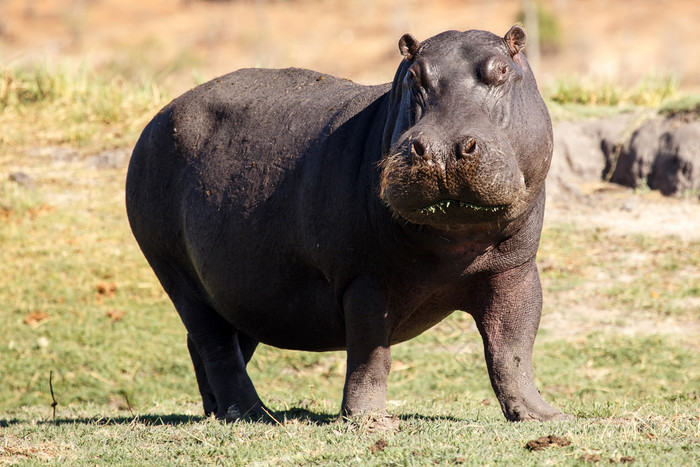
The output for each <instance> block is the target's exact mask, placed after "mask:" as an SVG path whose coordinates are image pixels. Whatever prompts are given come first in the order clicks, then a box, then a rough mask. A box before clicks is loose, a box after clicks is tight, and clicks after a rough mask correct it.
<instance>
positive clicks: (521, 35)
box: [503, 25, 527, 57]
mask: <svg viewBox="0 0 700 467" xmlns="http://www.w3.org/2000/svg"><path fill="white" fill-rule="evenodd" d="M503 40H504V41H505V43H506V46H508V52H510V56H511V57H513V56H515V55H516V54H517V53H518V52H520V50H521V49H523V48H525V42H527V34H525V30H524V29H523V28H521V27H520V26H517V25H516V26H513V27H512V28H510V30H509V31H508V32H507V33H506V35H505V36H504V37H503Z"/></svg>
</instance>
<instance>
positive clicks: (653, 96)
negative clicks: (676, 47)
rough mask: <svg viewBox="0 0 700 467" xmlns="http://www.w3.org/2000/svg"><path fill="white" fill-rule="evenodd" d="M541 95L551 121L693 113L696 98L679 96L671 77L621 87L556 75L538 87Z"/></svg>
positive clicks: (654, 76)
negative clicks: (639, 112)
mask: <svg viewBox="0 0 700 467" xmlns="http://www.w3.org/2000/svg"><path fill="white" fill-rule="evenodd" d="M542 95H543V97H544V98H545V101H546V102H547V107H548V108H549V111H550V113H551V115H552V118H553V119H555V120H564V119H580V118H596V117H606V116H610V115H615V114H618V113H621V112H627V111H632V110H639V109H653V110H660V111H661V112H662V113H665V114H676V113H683V112H685V113H687V109H688V108H689V107H690V108H692V109H693V110H692V111H694V112H695V113H697V107H694V106H695V104H697V101H698V97H697V96H694V95H688V94H682V93H681V92H680V91H679V87H678V80H677V79H676V78H675V77H674V76H672V75H663V74H651V75H649V76H647V77H645V78H643V79H641V80H640V81H639V82H637V83H635V84H632V85H628V86H624V85H621V84H619V83H617V82H614V81H611V80H609V79H596V78H592V77H582V76H577V75H569V76H560V77H558V78H556V79H554V80H553V81H552V82H550V83H547V84H545V85H544V86H543V88H542Z"/></svg>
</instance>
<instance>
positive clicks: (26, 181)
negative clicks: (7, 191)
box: [9, 172, 34, 188]
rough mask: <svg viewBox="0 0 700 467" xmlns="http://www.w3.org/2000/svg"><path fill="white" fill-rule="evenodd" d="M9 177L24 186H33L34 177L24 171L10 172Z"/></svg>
mask: <svg viewBox="0 0 700 467" xmlns="http://www.w3.org/2000/svg"><path fill="white" fill-rule="evenodd" d="M9 179H10V181H13V182H15V183H16V184H18V185H20V186H22V187H24V188H33V187H34V177H32V176H31V175H28V174H26V173H25V172H13V173H11V174H10V176H9Z"/></svg>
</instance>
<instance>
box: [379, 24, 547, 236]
mask: <svg viewBox="0 0 700 467" xmlns="http://www.w3.org/2000/svg"><path fill="white" fill-rule="evenodd" d="M525 39H526V36H525V31H524V30H523V29H522V28H520V27H519V26H513V27H512V28H511V29H510V30H509V31H508V33H507V34H506V35H505V36H504V37H498V36H496V35H494V34H491V33H489V32H486V31H476V30H473V31H466V32H458V31H447V32H444V33H442V34H439V35H437V36H435V37H432V38H430V39H428V40H426V41H424V42H418V41H417V40H416V39H415V38H414V37H413V36H411V35H410V34H406V35H404V36H403V37H402V38H401V40H400V41H399V49H400V51H401V54H402V55H403V56H404V60H403V61H402V63H401V65H400V67H399V69H398V71H397V73H396V76H395V78H394V82H393V87H392V90H391V94H390V98H389V100H390V103H389V112H388V119H387V123H386V126H385V129H384V138H383V159H382V161H381V163H380V167H381V180H380V183H381V186H380V196H381V198H382V200H383V201H384V202H385V203H386V204H387V205H388V206H389V207H390V209H391V210H392V211H393V213H394V215H395V216H398V217H399V218H401V219H403V220H405V221H407V222H409V223H411V224H420V225H427V226H431V227H434V228H436V229H439V230H443V231H465V230H469V229H470V228H473V227H475V226H477V225H482V226H483V225H486V226H492V225H503V224H504V223H507V222H509V221H511V220H513V219H515V218H517V217H519V216H521V215H522V214H523V213H525V212H526V211H527V210H528V208H529V207H530V206H531V205H532V204H533V201H534V200H535V198H536V197H537V195H538V194H539V193H540V192H541V191H542V190H543V189H544V179H545V176H546V174H547V170H548V169H549V163H550V160H551V156H552V124H551V121H550V118H549V114H548V112H547V108H546V107H545V105H544V102H543V101H542V98H541V96H540V94H539V92H538V90H537V85H536V83H535V79H534V77H533V74H532V71H531V69H530V66H529V64H528V62H527V59H526V58H525V56H524V55H523V54H522V53H521V50H522V48H523V47H524V46H525Z"/></svg>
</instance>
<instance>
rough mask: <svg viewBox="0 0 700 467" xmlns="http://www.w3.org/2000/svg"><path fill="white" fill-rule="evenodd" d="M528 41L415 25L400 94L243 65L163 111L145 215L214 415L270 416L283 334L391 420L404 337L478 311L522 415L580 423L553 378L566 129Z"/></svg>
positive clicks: (134, 184)
mask: <svg viewBox="0 0 700 467" xmlns="http://www.w3.org/2000/svg"><path fill="white" fill-rule="evenodd" d="M524 45H525V33H524V31H523V30H522V29H521V28H519V27H513V28H512V29H511V30H510V31H509V32H508V33H507V34H506V36H505V37H498V36H496V35H493V34H491V33H488V32H485V31H467V32H457V31H448V32H445V33H442V34H439V35H437V36H435V37H433V38H431V39H428V40H426V41H425V42H422V43H420V42H418V41H417V40H416V39H414V38H413V37H412V36H410V35H408V34H407V35H405V36H403V37H402V38H401V40H400V42H399V49H400V51H401V53H402V54H403V56H404V60H403V61H402V62H401V65H400V66H399V69H398V71H397V73H396V77H395V79H394V82H393V85H380V86H362V85H358V84H354V83H352V82H350V81H346V80H342V79H338V78H334V77H331V76H328V75H323V74H319V73H316V72H312V71H307V70H299V69H286V70H260V69H248V70H240V71H237V72H235V73H231V74H229V75H226V76H223V77H221V78H218V79H215V80H213V81H211V82H209V83H206V84H203V85H201V86H199V87H197V88H195V89H193V90H192V91H190V92H188V93H186V94H184V95H183V96H181V97H179V98H178V99H176V100H175V101H173V102H172V103H170V104H169V105H168V106H166V107H165V108H164V109H163V110H162V111H161V112H160V113H158V115H156V116H155V118H154V119H153V120H152V121H151V122H150V124H149V125H148V126H147V127H146V129H145V130H144V132H143V134H142V135H141V138H140V139H139V141H138V144H137V145H136V148H135V149H134V153H133V156H132V159H131V163H130V166H129V173H128V177H127V187H126V203H127V210H128V215H129V221H130V223H131V227H132V230H133V233H134V235H135V237H136V239H137V241H138V243H139V245H140V246H141V249H142V250H143V252H144V254H145V256H146V258H147V259H148V262H149V263H150V265H151V266H152V268H153V270H154V271H155V273H156V275H157V276H158V279H159V280H160V282H161V284H162V285H163V287H164V289H165V291H166V292H167V293H168V295H169V296H170V298H171V299H172V301H173V303H174V305H175V307H176V308H177V311H178V313H179V314H180V317H181V318H182V321H183V323H184V325H185V327H186V328H187V332H188V338H187V343H188V348H189V351H190V354H191V356H192V360H193V363H194V367H195V371H196V375H197V381H198V384H199V389H200V392H201V394H202V399H203V402H204V410H205V412H206V413H214V414H216V416H217V417H220V418H224V417H227V418H238V417H245V418H253V419H259V418H265V416H266V409H265V407H264V405H263V404H262V402H261V401H260V399H259V398H258V395H257V393H256V391H255V389H254V387H253V383H252V382H251V380H250V378H249V377H248V374H247V373H246V364H247V363H248V361H249V360H250V358H251V356H252V355H253V352H254V350H255V347H256V345H257V344H258V343H259V342H263V343H266V344H269V345H272V346H276V347H282V348H287V349H301V350H313V351H324V350H335V349H346V350H347V376H346V380H345V388H344V392H343V402H342V407H341V414H342V415H355V414H363V413H368V412H371V413H374V414H375V415H376V414H380V415H381V414H386V410H385V399H386V383H387V376H388V374H389V369H390V367H391V356H390V346H391V345H392V344H397V343H399V342H403V341H405V340H407V339H410V338H412V337H415V336H417V335H418V334H420V333H422V332H423V331H425V330H426V329H428V328H430V327H431V326H433V325H435V324H436V323H438V322H439V321H440V320H442V319H443V318H445V317H446V316H448V315H449V314H451V313H452V312H453V310H464V311H466V312H467V313H469V314H471V315H472V316H473V317H474V319H475V321H476V324H477V327H478V329H479V332H480V333H481V335H482V337H483V341H484V349H485V354H486V362H487V364H488V370H489V375H490V377H491V383H492V385H493V388H494V390H495V392H496V396H497V397H498V400H499V401H500V404H501V407H502V409H503V413H504V414H505V416H506V418H507V419H508V420H514V421H515V420H550V419H560V418H565V417H566V416H565V415H564V414H563V413H562V412H561V411H559V410H557V409H555V408H553V407H551V406H550V405H548V404H547V403H546V402H544V401H543V400H542V398H541V397H540V394H539V392H538V391H537V388H536V387H535V383H534V381H533V372H532V346H533V342H534V339H535V334H536V332H537V328H538V325H539V320H540V311H541V306H542V294H541V287H540V282H539V278H538V274H537V269H536V266H535V254H536V252H537V247H538V242H539V237H540V231H541V227H542V216H543V208H544V199H545V193H544V179H545V175H546V173H547V170H548V168H549V162H550V158H551V154H552V129H551V123H550V119H549V115H548V113H547V109H546V108H545V105H544V103H543V102H542V99H541V97H540V95H539V93H538V90H537V86H536V84H535V80H534V78H533V75H532V72H531V71H530V67H529V65H528V63H527V60H526V59H525V57H524V56H523V55H522V53H520V50H521V49H522V47H524ZM426 377H429V375H426Z"/></svg>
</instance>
